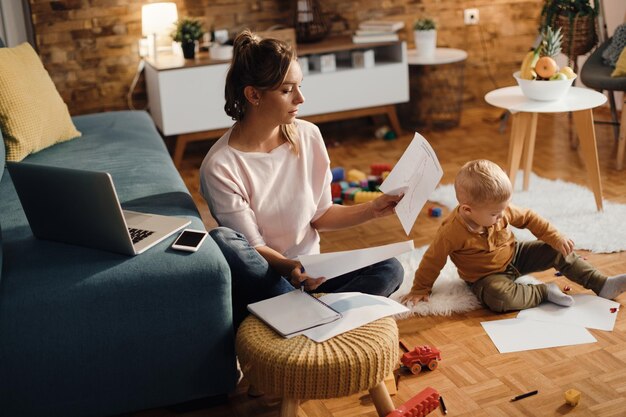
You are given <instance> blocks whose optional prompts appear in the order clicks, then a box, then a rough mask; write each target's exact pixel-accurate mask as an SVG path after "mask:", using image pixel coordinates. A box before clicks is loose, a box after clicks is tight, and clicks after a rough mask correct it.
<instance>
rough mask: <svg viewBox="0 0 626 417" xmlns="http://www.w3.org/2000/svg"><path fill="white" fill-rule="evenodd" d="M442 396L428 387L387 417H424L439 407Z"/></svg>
mask: <svg viewBox="0 0 626 417" xmlns="http://www.w3.org/2000/svg"><path fill="white" fill-rule="evenodd" d="M439 398H440V395H439V393H438V392H437V390H435V389H434V388H431V387H428V388H426V389H424V390H422V391H420V392H419V393H417V395H415V396H413V397H412V398H411V399H409V400H408V401H407V402H405V403H404V404H402V405H401V406H400V407H398V408H396V409H395V410H393V411H392V412H391V413H389V414H387V416H386V417H422V416H426V415H428V414H430V413H431V412H432V411H434V410H435V409H436V408H437V407H439Z"/></svg>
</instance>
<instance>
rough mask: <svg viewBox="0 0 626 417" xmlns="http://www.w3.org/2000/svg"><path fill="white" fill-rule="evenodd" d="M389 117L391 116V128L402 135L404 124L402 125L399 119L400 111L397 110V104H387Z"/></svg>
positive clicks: (398, 134)
mask: <svg viewBox="0 0 626 417" xmlns="http://www.w3.org/2000/svg"><path fill="white" fill-rule="evenodd" d="M387 117H388V118H389V124H391V128H392V129H393V131H394V132H396V135H397V136H400V135H402V134H403V133H404V131H403V130H402V126H400V120H399V119H398V112H397V111H396V106H395V105H393V104H391V105H389V106H387Z"/></svg>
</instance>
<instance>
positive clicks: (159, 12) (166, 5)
mask: <svg viewBox="0 0 626 417" xmlns="http://www.w3.org/2000/svg"><path fill="white" fill-rule="evenodd" d="M177 20H178V10H177V9H176V3H173V2H161V3H150V4H145V5H144V6H143V7H142V8H141V31H142V33H143V36H146V37H147V38H148V44H149V48H148V50H149V53H148V54H149V56H152V57H153V58H154V59H156V58H157V50H158V47H157V46H158V43H157V41H158V39H159V36H161V35H167V36H169V35H170V31H171V30H172V29H173V26H174V24H175V23H176V21H177Z"/></svg>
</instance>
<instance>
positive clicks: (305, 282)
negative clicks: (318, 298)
mask: <svg viewBox="0 0 626 417" xmlns="http://www.w3.org/2000/svg"><path fill="white" fill-rule="evenodd" d="M289 277H290V280H289V281H290V282H291V285H293V286H294V287H296V288H300V287H302V286H304V289H305V290H306V291H313V290H315V289H317V287H319V286H320V285H322V283H323V282H325V281H326V278H324V277H319V278H312V277H310V276H309V275H308V274H307V273H306V272H305V271H304V267H303V266H302V264H300V263H298V265H296V267H295V268H293V269H292V270H291V273H290V276H289Z"/></svg>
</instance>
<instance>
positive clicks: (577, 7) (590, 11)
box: [539, 0, 599, 61]
mask: <svg viewBox="0 0 626 417" xmlns="http://www.w3.org/2000/svg"><path fill="white" fill-rule="evenodd" d="M598 11H599V1H598V0H544V4H543V8H542V9H541V25H540V28H539V31H540V32H543V31H545V29H546V28H547V27H548V26H551V27H553V28H554V29H557V28H561V33H562V34H563V45H562V46H563V53H564V54H565V55H567V57H568V58H569V59H570V60H573V61H575V60H576V57H577V56H578V55H584V54H586V53H587V52H589V51H590V50H591V49H592V48H593V47H594V46H595V44H596V43H597V42H598V38H597V34H596V24H595V19H596V16H597V15H598Z"/></svg>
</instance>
